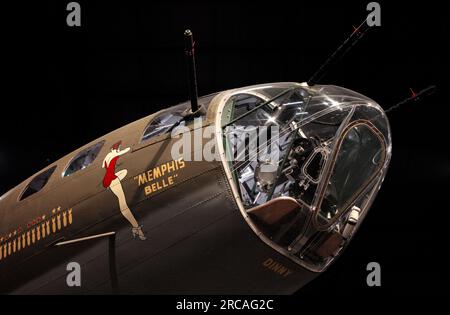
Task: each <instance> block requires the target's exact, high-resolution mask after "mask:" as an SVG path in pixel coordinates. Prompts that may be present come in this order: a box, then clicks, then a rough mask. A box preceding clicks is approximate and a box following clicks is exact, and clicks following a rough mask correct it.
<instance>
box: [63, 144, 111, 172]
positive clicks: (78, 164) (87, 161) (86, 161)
mask: <svg viewBox="0 0 450 315" xmlns="http://www.w3.org/2000/svg"><path fill="white" fill-rule="evenodd" d="M104 144H105V141H104V140H103V141H100V142H98V143H96V144H94V145H93V146H91V147H89V148H87V149H85V150H83V151H81V152H80V153H78V155H76V156H75V157H74V158H73V159H72V161H71V162H70V164H69V166H67V167H66V169H65V171H64V173H63V177H66V176H70V175H72V174H73V173H76V172H78V171H80V170H83V169H85V168H86V167H88V166H89V165H91V164H92V162H94V160H95V158H96V157H97V155H98V154H99V152H100V150H101V149H102V147H103V145H104Z"/></svg>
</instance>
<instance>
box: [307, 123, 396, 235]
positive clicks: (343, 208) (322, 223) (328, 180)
mask: <svg viewBox="0 0 450 315" xmlns="http://www.w3.org/2000/svg"><path fill="white" fill-rule="evenodd" d="M358 127H360V128H361V127H362V128H367V129H368V130H369V131H370V132H371V135H373V136H374V137H375V138H376V139H377V140H378V141H379V144H380V151H379V152H378V153H377V154H375V156H374V157H373V158H371V159H370V161H372V162H373V163H374V164H375V162H374V161H375V160H374V159H375V158H378V162H376V168H375V169H374V170H372V174H370V176H368V177H367V176H362V177H367V179H366V180H365V181H364V182H363V183H361V185H359V187H358V188H357V189H356V190H355V191H354V192H353V193H352V194H351V195H350V196H348V198H346V200H345V202H342V204H341V205H340V206H339V207H338V208H337V209H336V211H335V213H334V214H333V215H332V216H331V217H328V218H326V219H324V218H322V216H321V215H323V209H322V207H325V202H326V201H327V191H329V189H330V187H331V186H332V185H333V182H332V178H333V175H334V173H335V171H336V169H337V167H338V166H339V159H341V158H342V156H341V155H340V154H341V153H342V152H343V151H342V148H343V143H344V142H345V141H346V140H347V139H348V137H349V135H350V132H351V131H353V130H356V129H357V128H358ZM386 147H387V146H386V141H385V139H384V137H383V135H382V134H381V133H380V131H379V130H378V129H377V128H376V127H375V126H374V125H373V124H372V123H371V122H370V121H368V120H362V119H361V120H355V121H353V122H351V123H350V124H349V125H347V126H346V128H345V129H344V130H343V132H342V135H341V136H340V138H339V140H338V141H337V143H336V146H335V150H334V152H333V153H332V157H331V161H330V163H331V165H330V170H329V171H328V172H327V173H326V175H325V174H324V176H326V177H325V180H324V185H323V186H322V187H321V188H319V189H320V192H319V194H318V196H319V198H320V199H319V201H318V202H317V206H316V214H315V216H314V224H315V226H316V228H317V229H319V230H325V229H328V228H329V227H330V226H332V225H333V224H334V223H335V222H336V221H337V220H338V219H339V218H340V217H341V216H342V215H343V214H345V213H346V212H347V211H348V209H349V208H351V206H352V205H353V203H354V201H355V200H356V199H357V198H358V197H359V196H360V194H361V193H362V192H363V191H364V190H365V189H366V188H367V187H368V186H369V185H370V184H371V183H372V182H373V180H374V179H375V178H376V177H377V175H378V174H379V173H380V171H381V170H382V168H383V165H384V164H385V160H386V156H387V154H386ZM380 154H381V155H380ZM365 160H367V159H365ZM352 167H355V165H353V164H352ZM363 171H366V170H360V172H363ZM340 188H341V189H342V187H340Z"/></svg>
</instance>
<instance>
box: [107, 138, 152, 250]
mask: <svg viewBox="0 0 450 315" xmlns="http://www.w3.org/2000/svg"><path fill="white" fill-rule="evenodd" d="M121 143H122V142H121V141H119V142H117V143H115V144H114V145H113V146H112V147H111V152H109V153H108V154H107V155H106V156H105V159H104V160H103V164H102V167H103V168H104V169H105V170H106V173H105V176H104V177H103V187H105V188H109V189H110V190H111V191H112V192H113V194H114V195H116V197H117V199H118V200H119V208H120V212H121V213H122V215H123V216H124V217H125V218H126V219H127V220H128V221H129V222H130V223H131V225H132V228H131V232H132V234H133V238H136V237H139V239H140V240H141V241H145V240H146V239H147V238H146V237H145V234H144V232H143V231H142V226H140V225H139V224H138V222H137V221H136V219H135V218H134V215H133V213H132V212H131V210H130V208H129V207H128V204H127V200H126V198H125V193H124V192H123V188H122V183H121V180H122V179H124V178H125V177H126V176H127V173H128V171H127V170H120V171H118V172H116V163H117V160H118V159H119V157H120V156H121V155H124V154H125V153H127V152H129V151H130V148H126V149H123V150H121V149H120V145H121Z"/></svg>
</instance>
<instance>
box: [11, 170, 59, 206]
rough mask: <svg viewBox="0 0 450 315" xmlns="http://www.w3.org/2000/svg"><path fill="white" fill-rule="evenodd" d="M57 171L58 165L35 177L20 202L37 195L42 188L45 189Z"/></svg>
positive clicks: (21, 196)
mask: <svg viewBox="0 0 450 315" xmlns="http://www.w3.org/2000/svg"><path fill="white" fill-rule="evenodd" d="M55 169H56V165H55V166H53V167H51V168H49V169H48V170H46V171H44V172H42V173H40V174H39V175H37V176H36V177H34V178H33V179H32V180H31V182H30V183H29V184H28V185H27V187H26V188H25V190H24V191H23V192H22V194H21V195H20V198H19V201H21V200H23V199H25V198H27V197H29V196H31V195H33V194H35V193H37V192H38V191H40V190H41V189H42V188H44V186H45V185H46V184H47V182H48V180H49V179H50V176H52V174H53V172H54V171H55Z"/></svg>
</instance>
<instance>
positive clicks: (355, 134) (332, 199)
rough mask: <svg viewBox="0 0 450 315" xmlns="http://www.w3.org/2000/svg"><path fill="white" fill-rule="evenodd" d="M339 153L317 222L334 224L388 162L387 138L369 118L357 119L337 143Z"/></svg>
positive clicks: (336, 156)
mask: <svg viewBox="0 0 450 315" xmlns="http://www.w3.org/2000/svg"><path fill="white" fill-rule="evenodd" d="M337 150H338V151H337V155H335V162H334V166H333V170H332V172H331V175H329V181H327V182H328V184H327V186H326V189H325V193H324V195H323V199H322V201H321V204H320V207H319V211H318V214H317V223H318V224H319V225H322V226H324V225H325V226H327V225H330V224H332V223H333V222H334V221H335V220H336V219H337V218H338V217H339V216H340V214H342V213H343V212H344V211H345V210H346V209H347V208H348V207H349V206H351V203H352V202H353V201H354V199H355V198H356V197H357V196H358V194H359V193H360V192H361V191H362V190H363V189H365V188H366V187H367V185H369V184H370V182H371V180H372V179H373V178H374V176H375V175H376V174H377V173H378V172H379V170H380V169H381V167H382V166H383V164H384V161H385V157H386V148H385V142H384V140H383V138H382V137H381V136H380V135H379V134H378V133H377V132H376V129H375V128H374V127H372V126H371V125H369V122H358V121H356V122H354V123H352V124H351V125H350V126H349V127H347V129H346V131H344V134H343V137H342V138H341V140H340V141H339V143H338V144H337Z"/></svg>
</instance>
